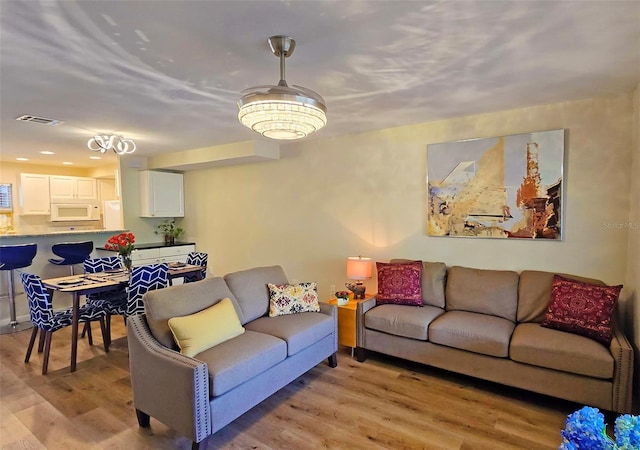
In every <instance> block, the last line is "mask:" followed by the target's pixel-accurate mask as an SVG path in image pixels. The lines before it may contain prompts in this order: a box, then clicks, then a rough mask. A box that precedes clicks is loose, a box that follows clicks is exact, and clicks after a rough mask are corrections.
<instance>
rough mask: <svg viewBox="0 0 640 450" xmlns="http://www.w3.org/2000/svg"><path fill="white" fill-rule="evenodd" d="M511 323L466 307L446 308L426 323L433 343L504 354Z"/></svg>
mask: <svg viewBox="0 0 640 450" xmlns="http://www.w3.org/2000/svg"><path fill="white" fill-rule="evenodd" d="M514 327H515V324H514V323H513V322H511V321H510V320H507V319H503V318H502V317H496V316H490V315H487V314H478V313H473V312H467V311H449V312H447V313H445V314H443V315H442V316H440V317H438V318H437V319H436V320H434V321H433V322H431V325H429V340H430V341H431V342H433V343H434V344H440V345H446V346H447V347H454V348H459V349H462V350H467V351H470V352H474V353H481V354H483V355H490V356H497V357H500V358H506V357H508V356H509V340H510V339H511V333H513V329H514Z"/></svg>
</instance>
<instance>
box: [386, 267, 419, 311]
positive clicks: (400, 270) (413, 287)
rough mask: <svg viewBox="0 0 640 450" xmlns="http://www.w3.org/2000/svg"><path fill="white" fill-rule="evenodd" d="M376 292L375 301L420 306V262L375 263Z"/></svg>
mask: <svg viewBox="0 0 640 450" xmlns="http://www.w3.org/2000/svg"><path fill="white" fill-rule="evenodd" d="M376 269H377V270H378V294H377V295H376V303H377V304H382V303H394V304H397V305H412V306H422V262H421V261H415V262H412V263H407V264H390V263H381V262H378V263H376Z"/></svg>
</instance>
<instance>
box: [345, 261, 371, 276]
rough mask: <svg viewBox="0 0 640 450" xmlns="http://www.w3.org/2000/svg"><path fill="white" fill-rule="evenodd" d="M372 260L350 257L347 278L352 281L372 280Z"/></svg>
mask: <svg viewBox="0 0 640 450" xmlns="http://www.w3.org/2000/svg"><path fill="white" fill-rule="evenodd" d="M372 265H373V264H372V263H371V258H362V257H361V256H350V257H349V258H347V278H349V279H350V280H367V279H369V278H371V267H372Z"/></svg>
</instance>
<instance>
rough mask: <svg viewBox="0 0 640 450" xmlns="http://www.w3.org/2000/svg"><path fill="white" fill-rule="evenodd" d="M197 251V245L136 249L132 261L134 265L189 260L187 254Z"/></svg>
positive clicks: (132, 254)
mask: <svg viewBox="0 0 640 450" xmlns="http://www.w3.org/2000/svg"><path fill="white" fill-rule="evenodd" d="M195 251H196V246H195V245H193V244H191V245H175V246H173V247H161V248H149V249H140V250H134V251H133V253H131V261H132V262H133V265H134V266H144V265H147V264H158V263H163V262H166V263H168V262H187V255H188V254H189V253H191V252H195Z"/></svg>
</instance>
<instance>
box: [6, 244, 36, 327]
mask: <svg viewBox="0 0 640 450" xmlns="http://www.w3.org/2000/svg"><path fill="white" fill-rule="evenodd" d="M37 250H38V245H37V244H18V245H0V270H6V271H7V275H8V277H9V316H10V322H9V325H5V326H3V327H2V328H0V334H8V333H15V332H16V331H22V330H26V329H28V328H31V327H32V326H33V324H32V323H31V322H23V323H18V320H17V318H16V291H15V286H14V280H13V271H14V269H21V268H23V267H28V266H30V265H31V263H32V262H33V258H34V257H35V256H36V252H37Z"/></svg>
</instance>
